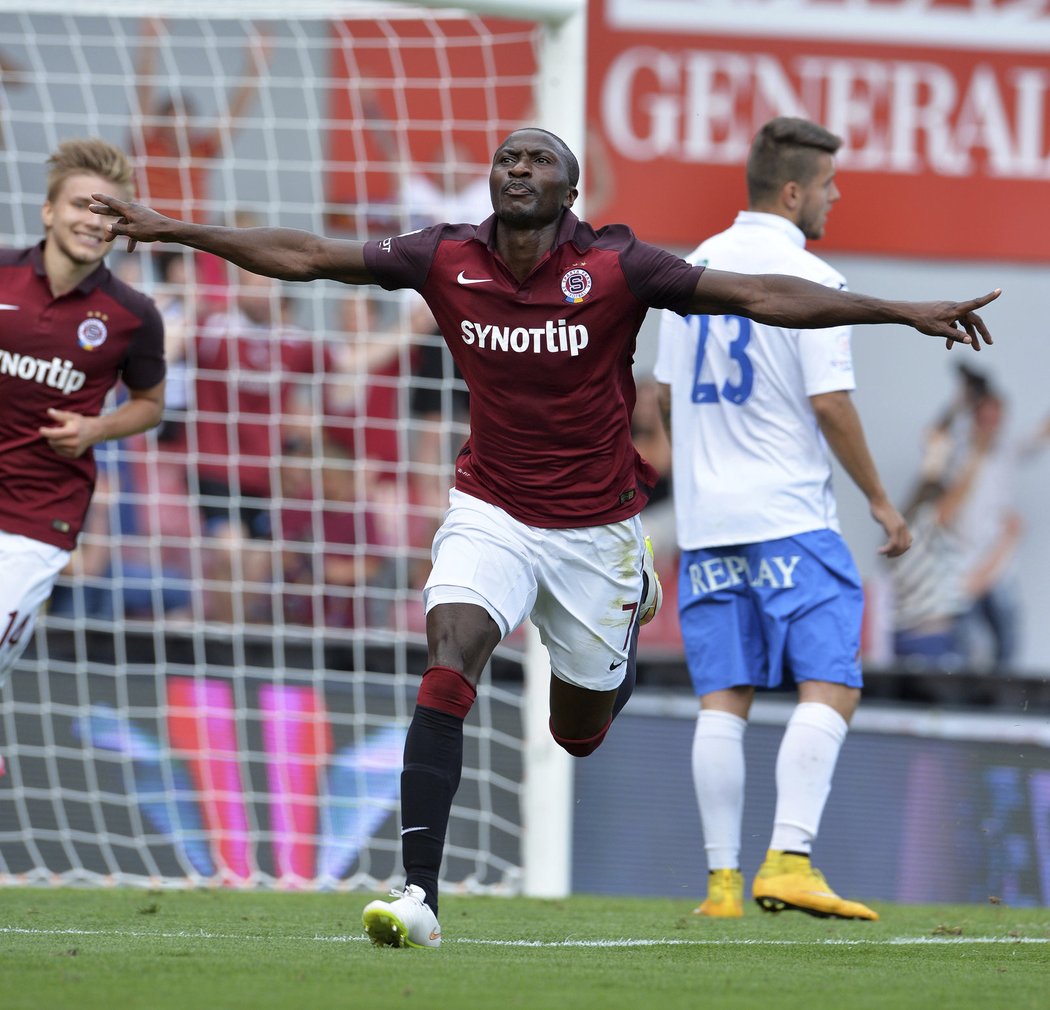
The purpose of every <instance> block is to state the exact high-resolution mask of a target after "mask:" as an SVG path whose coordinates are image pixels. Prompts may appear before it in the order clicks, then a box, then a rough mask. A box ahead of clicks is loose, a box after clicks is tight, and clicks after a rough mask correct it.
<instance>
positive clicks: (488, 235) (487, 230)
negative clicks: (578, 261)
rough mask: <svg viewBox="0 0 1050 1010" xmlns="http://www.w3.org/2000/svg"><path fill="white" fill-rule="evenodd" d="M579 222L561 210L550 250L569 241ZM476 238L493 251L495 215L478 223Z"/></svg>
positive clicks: (569, 211) (574, 216)
mask: <svg viewBox="0 0 1050 1010" xmlns="http://www.w3.org/2000/svg"><path fill="white" fill-rule="evenodd" d="M579 224H580V219H579V218H578V217H577V216H576V215H575V214H574V213H573V212H572V211H571V210H564V211H562V215H561V220H560V221H559V222H558V232H557V234H556V235H555V236H554V245H553V246H551V252H554V250H555V249H557V248H558V246H560V245H564V244H565V243H566V242H571V241H572V240H573V238H574V237H575V235H576V229H577V227H578V226H579ZM476 234H477V239H478V241H479V242H484V243H485V245H487V246H488V247H489V249H491V250H493V251H495V249H496V215H495V214H490V215H489V216H488V217H487V218H485V220H484V221H482V222H481V224H479V225H478V230H477V232H476Z"/></svg>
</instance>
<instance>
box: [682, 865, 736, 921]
mask: <svg viewBox="0 0 1050 1010" xmlns="http://www.w3.org/2000/svg"><path fill="white" fill-rule="evenodd" d="M743 914H744V875H743V874H742V873H741V872H740V871H739V870H712V871H711V872H710V873H709V874H708V875H707V897H706V898H704V900H703V902H702V903H701V904H700V906H699V907H698V908H694V909H693V915H709V916H711V918H713V919H739V918H740V917H741V916H742V915H743Z"/></svg>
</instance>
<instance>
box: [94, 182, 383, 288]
mask: <svg viewBox="0 0 1050 1010" xmlns="http://www.w3.org/2000/svg"><path fill="white" fill-rule="evenodd" d="M91 197H92V200H94V203H92V204H91V205H90V206H91V210H93V211H94V212H95V213H96V214H100V215H102V216H103V217H108V218H113V219H114V220H112V221H111V222H110V223H109V224H108V225H107V227H106V241H107V242H112V241H113V240H114V239H116V238H121V237H123V238H127V239H128V249H129V251H130V250H131V249H134V248H135V245H136V243H138V242H177V243H178V244H179V245H185V246H190V247H191V248H193V249H200V250H202V251H204V252H209V253H214V254H215V255H216V256H221V257H222V258H223V259H225V260H229V261H230V262H231V263H236V264H237V266H241V267H244V269H245V270H250V271H251V272H252V273H255V274H263V275H265V276H267V277H278V278H280V279H281V280H285V281H313V280H321V279H325V280H335V281H342V282H343V283H344V284H374V283H375V278H374V277H373V276H372V274H371V272H370V271H369V270H368V268H367V267H366V266H365V257H364V243H362V242H350V241H342V240H336V239H327V238H324V237H322V236H320V235H314V234H313V233H312V232H308V231H299V230H297V229H294V228H220V227H217V226H214V225H200V224H192V223H190V222H189V221H179V220H176V219H175V218H172V217H165V216H164V215H163V214H158V213H157V212H156V211H155V210H151V209H150V208H149V207H146V206H144V205H143V204H140V203H132V202H130V201H128V200H121V199H119V198H117V197H115V196H109V195H107V194H104V193H92V194H91Z"/></svg>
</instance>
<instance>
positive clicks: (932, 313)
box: [912, 288, 1002, 351]
mask: <svg viewBox="0 0 1050 1010" xmlns="http://www.w3.org/2000/svg"><path fill="white" fill-rule="evenodd" d="M1001 294H1002V289H1001V288H996V289H995V290H994V291H990V292H989V293H988V294H986V295H984V296H982V297H981V298H971V299H970V300H969V301H966V302H922V303H920V304H919V305H917V306H916V308H917V309H918V314H917V316H916V318H915V321H914V322H913V323H912V325H913V326H914V327H915V329H917V330H918V331H919V332H920V333H928V334H929V335H930V336H931V337H944V338H945V339H944V346H945V347H947V348H948V349H949V350H951V348H952V345H953V344H956V343H960V344H969V345H970V346H971V347H972V348H973V349H974V350H975V351H979V350H980V349H981V342H982V341H984V343H986V344H990V343H992V335H991V334H990V333H989V332H988V327H986V326H985V325H984V320H983V319H981V317H980V316H979V315H977V309H980V308H983V307H984V306H985V305H987V304H988V303H989V302H993V301H995V299H996V298H998V297H999V295H1001Z"/></svg>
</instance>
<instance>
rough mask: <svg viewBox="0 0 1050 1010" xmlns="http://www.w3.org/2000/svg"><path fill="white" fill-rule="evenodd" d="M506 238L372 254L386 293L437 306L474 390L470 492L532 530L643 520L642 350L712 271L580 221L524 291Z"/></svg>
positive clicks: (441, 235)
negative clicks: (648, 324) (648, 323)
mask: <svg viewBox="0 0 1050 1010" xmlns="http://www.w3.org/2000/svg"><path fill="white" fill-rule="evenodd" d="M495 232H496V218H495V217H490V218H488V220H486V221H484V222H482V224H481V225H480V226H477V227H475V226H473V225H436V226H434V227H432V228H426V229H424V230H422V231H419V232H413V233H410V234H408V235H400V236H398V237H397V238H390V239H384V240H382V241H371V242H368V243H366V245H365V262H366V264H367V265H368V268H369V269H370V270H371V271H372V273H373V275H374V276H375V278H376V280H377V281H378V282H379V283H380V284H381V285H382V286H383V287H384V288H387V289H389V290H393V289H395V288H405V287H408V288H415V289H417V290H418V291H419V292H420V293H421V294H422V295H423V297H424V299H426V302H427V304H428V305H429V306H430V309H431V311H432V312H433V313H434V317H435V318H436V319H437V322H438V325H439V326H440V328H441V332H442V334H443V335H444V337H445V342H446V343H447V344H448V346H449V349H450V350H451V352H452V356H453V358H454V359H455V361H456V364H457V365H458V366H459V369H460V371H461V372H462V374H463V377H464V379H465V381H466V383H467V386H468V388H469V389H470V438H469V439H468V441H467V443H466V445H464V447H463V449H462V450H461V451H460V454H459V458H458V460H457V463H456V487H457V488H458V489H459V490H461V491H464V492H466V493H467V494H471V495H474V496H476V497H478V498H481V499H483V500H485V501H487V502H490V503H492V504H494V505H498V506H499V507H500V508H502V509H504V510H505V511H507V512H509V513H510V514H511V515H512V516H514V517H515V518H516V519H518V520H520V521H521V522H524V523H527V524H528V525H530V526H541V527H548V528H569V527H577V526H596V525H601V524H605V523H612V522H617V521H619V520H622V519H626V518H629V517H630V516H633V515H635V514H637V513H638V512H640V511H641V510H642V507H643V506H644V505H645V503H646V502H647V501H648V498H649V493H650V490H651V489H652V487H653V485H654V484H655V482H656V473H655V471H654V470H653V468H652V467H651V466H649V464H648V463H646V462H645V461H644V460H643V459H642V458H641V457H640V456H639V455H638V453H637V451H636V450H635V448H634V444H633V442H632V441H631V413H632V411H633V410H634V401H635V387H634V375H633V373H632V371H631V364H632V362H633V360H634V351H635V339H636V337H637V335H638V330H639V328H640V327H641V325H642V320H643V319H644V318H645V313H646V311H647V310H648V309H649V308H650V307H652V308H668V309H672V310H674V311H676V312H681V313H683V314H685V313H686V312H687V311H688V306H689V302H690V299H691V297H692V295H693V292H694V290H695V288H696V284H697V281H698V280H699V278H700V274H701V273H702V271H703V268H702V267H698V266H692V265H691V264H689V263H686V262H685V260H682V259H680V258H679V257H677V256H673V255H671V254H670V253H668V252H665V251H664V250H662V249H658V248H656V247H655V246H651V245H648V244H647V243H645V242H641V241H639V240H638V239H637V238H636V237H635V235H634V234H633V232H631V230H630V229H629V228H627V227H625V226H624V225H609V226H608V227H605V228H601V229H599V230H598V231H595V230H594V229H593V228H591V226H590V225H588V224H586V223H584V222H582V221H580V220H579V219H578V218H577V217H576V216H575V215H574V214H573V213H571V212H570V211H566V212H565V213H564V215H563V216H562V220H561V223H560V225H559V227H558V235H557V238H556V239H555V243H554V247H553V248H552V249H551V251H550V252H549V253H548V254H547V255H546V256H544V258H543V259H542V260H541V261H540V262H539V263H538V264H537V266H536V268H535V269H534V270H533V271H532V273H531V274H530V275H529V276H528V277H527V278H526V279H525V280H524V281H523V282H521V283H519V282H518V281H517V279H516V278H515V277H514V275H513V274H512V273H511V272H510V270H509V269H508V268H507V266H506V264H505V263H504V262H503V261H502V260H501V259H500V258H499V256H498V255H497V254H496V251H495Z"/></svg>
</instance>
